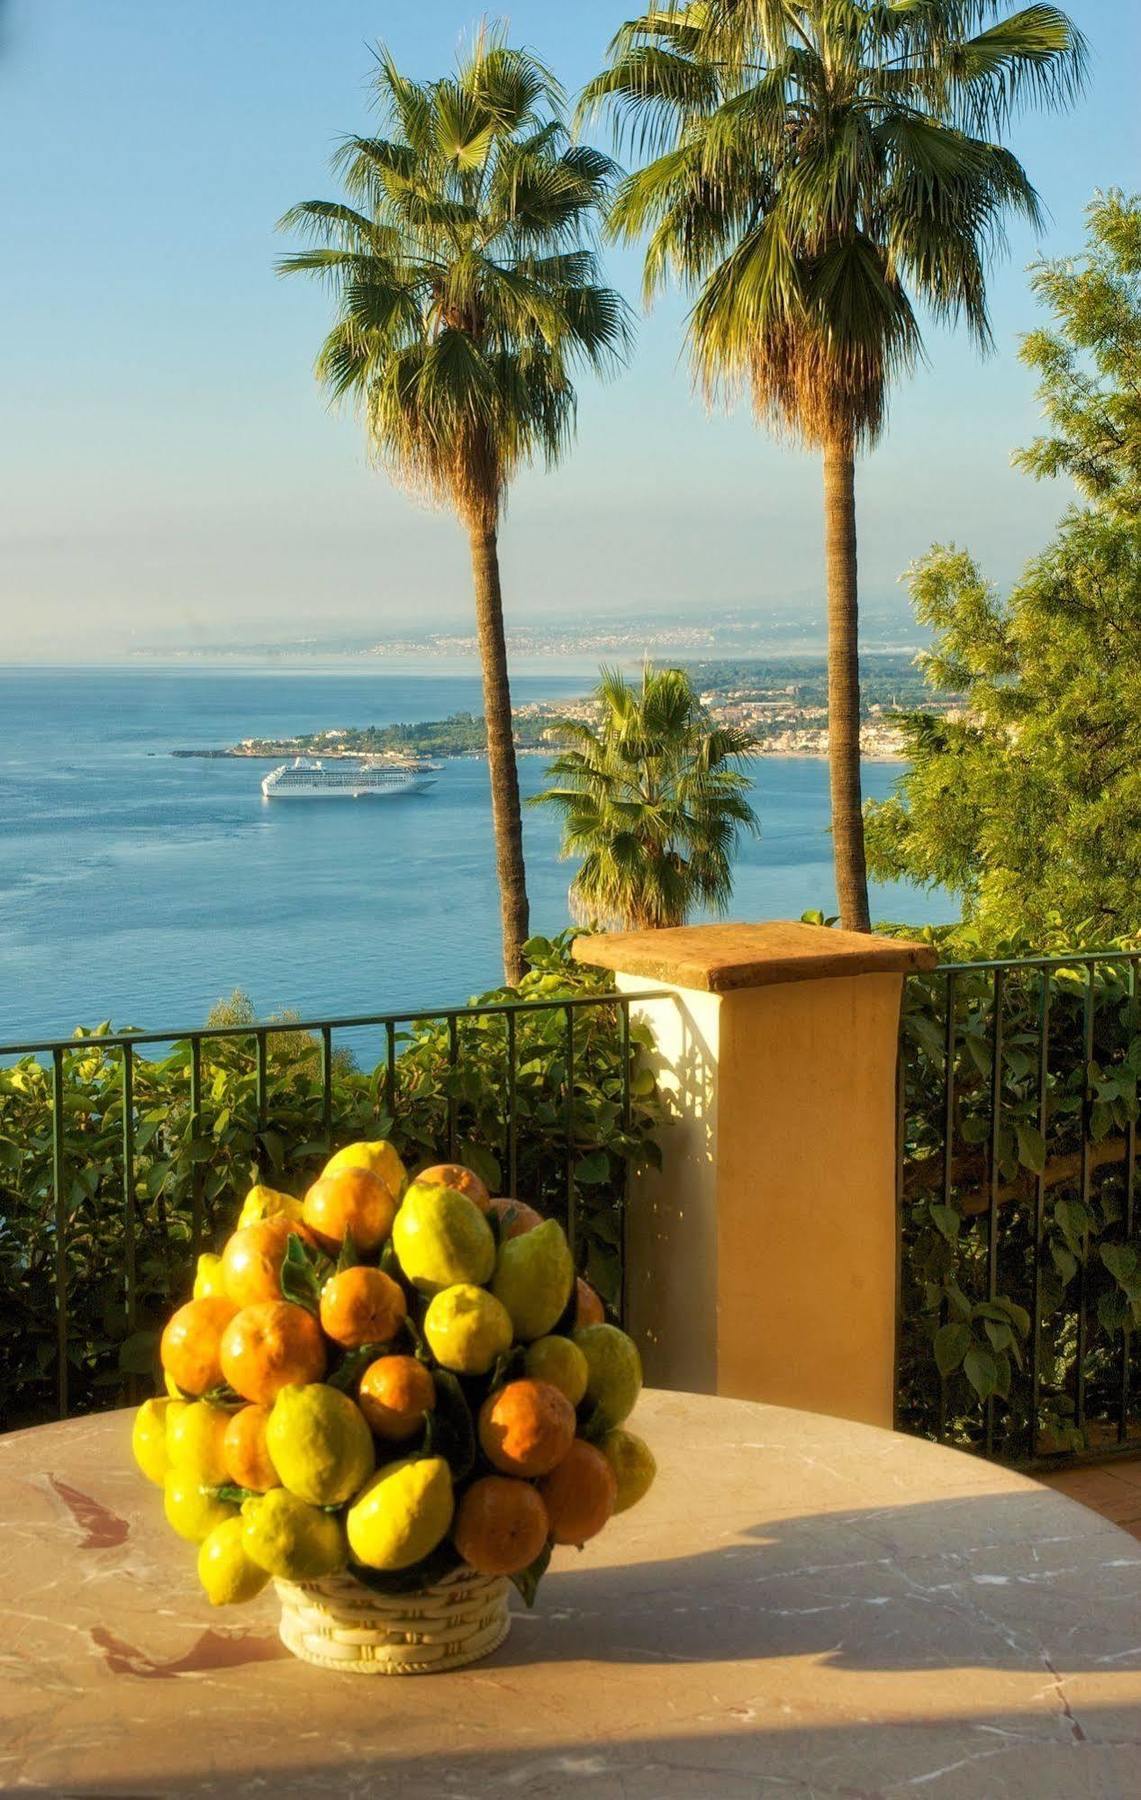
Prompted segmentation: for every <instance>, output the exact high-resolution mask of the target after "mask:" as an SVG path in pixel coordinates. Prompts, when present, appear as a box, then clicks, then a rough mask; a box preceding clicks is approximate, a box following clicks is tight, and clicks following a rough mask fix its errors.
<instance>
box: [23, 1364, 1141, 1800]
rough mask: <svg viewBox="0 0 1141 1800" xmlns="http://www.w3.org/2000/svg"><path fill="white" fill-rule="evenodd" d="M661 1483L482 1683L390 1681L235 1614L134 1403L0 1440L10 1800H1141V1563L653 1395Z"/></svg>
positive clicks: (788, 1421)
mask: <svg viewBox="0 0 1141 1800" xmlns="http://www.w3.org/2000/svg"><path fill="white" fill-rule="evenodd" d="M636 1423H637V1424H638V1426H639V1428H640V1429H641V1431H642V1432H643V1433H644V1435H645V1436H646V1437H647V1438H648V1439H649V1440H650V1442H651V1443H652V1444H653V1446H654V1449H655V1451H656V1453H657V1456H658V1460H659V1467H660V1475H659V1479H658V1482H657V1484H656V1485H655V1487H654V1489H653V1490H652V1492H651V1494H650V1496H649V1497H648V1498H647V1499H646V1500H645V1501H644V1502H643V1503H642V1505H641V1506H639V1507H638V1508H636V1509H635V1510H633V1511H631V1512H629V1513H626V1514H623V1515H622V1516H621V1517H619V1518H617V1519H615V1520H613V1521H612V1522H611V1524H610V1525H609V1526H608V1528H607V1529H606V1531H605V1532H604V1533H603V1534H602V1535H601V1537H599V1538H597V1539H595V1540H594V1541H593V1542H592V1543H590V1544H588V1545H587V1547H586V1549H585V1550H584V1551H583V1552H581V1553H578V1552H576V1551H574V1550H564V1551H561V1552H558V1553H557V1554H556V1557H555V1560H554V1563H553V1565H552V1568H551V1571H550V1573H549V1574H548V1576H547V1578H546V1580H545V1581H544V1583H543V1585H542V1587H541V1589H540V1592H539V1599H538V1604H537V1606H536V1609H535V1611H534V1612H533V1613H526V1612H524V1611H523V1610H522V1607H521V1606H520V1607H518V1608H517V1610H516V1614H515V1617H514V1621H513V1628H512V1631H511V1635H510V1637H509V1638H508V1640H507V1642H506V1644H505V1645H504V1646H503V1648H502V1649H500V1650H499V1651H497V1652H496V1653H495V1654H494V1655H493V1656H492V1657H490V1658H489V1659H488V1660H486V1661H485V1662H482V1663H479V1664H477V1665H475V1666H474V1667H472V1668H470V1669H466V1670H462V1671H459V1672H457V1673H454V1674H447V1675H438V1676H421V1677H409V1678H382V1677H377V1678H365V1677H361V1676H357V1675H341V1674H336V1673H331V1672H326V1671H324V1670H320V1669H314V1668H311V1667H309V1666H307V1665H305V1664H302V1663H299V1662H296V1661H294V1659H293V1658H292V1657H291V1656H290V1655H289V1654H288V1653H287V1652H286V1651H285V1650H284V1649H283V1648H282V1646H281V1645H280V1643H279V1642H278V1639H277V1636H276V1620H277V1602H276V1600H275V1597H274V1595H273V1592H272V1589H270V1590H268V1591H267V1592H266V1593H265V1594H263V1595H262V1596H261V1597H260V1598H259V1599H258V1600H256V1601H255V1602H253V1604H252V1605H250V1606H247V1607H242V1608H237V1607H235V1608H232V1609H226V1610H213V1609H211V1608H210V1607H209V1606H208V1605H207V1603H206V1601H205V1599H204V1597H203V1596H202V1594H201V1593H200V1592H199V1590H198V1586H197V1581H196V1578H195V1573H194V1554H193V1551H192V1549H191V1547H190V1546H189V1545H186V1544H183V1543H181V1542H179V1541H178V1540H177V1539H175V1538H174V1537H173V1536H172V1535H171V1533H170V1532H169V1530H168V1529H167V1527H166V1525H165V1523H164V1521H163V1517H162V1503H161V1494H160V1492H159V1490H158V1489H157V1488H154V1487H151V1486H149V1485H148V1484H147V1483H146V1482H145V1481H144V1480H143V1478H142V1477H141V1476H140V1475H139V1474H138V1473H137V1471H136V1470H135V1469H134V1467H133V1465H132V1463H131V1461H130V1452H129V1445H128V1438H129V1425H130V1415H129V1414H128V1413H125V1412H119V1413H110V1414H104V1415H102V1416H99V1417H96V1418H89V1419H79V1420H74V1421H71V1422H69V1423H67V1424H63V1425H49V1426H43V1427H41V1428H39V1429H38V1430H33V1431H24V1432H18V1433H14V1434H12V1435H11V1436H9V1437H6V1438H3V1439H0V1518H2V1519H3V1529H2V1540H0V1559H2V1560H0V1568H2V1571H3V1589H2V1591H3V1594H4V1600H5V1613H6V1618H5V1632H4V1635H3V1638H0V1667H2V1669H3V1674H4V1679H3V1681H2V1682H0V1786H2V1787H3V1791H4V1792H6V1793H12V1792H14V1791H15V1790H20V1791H24V1790H29V1791H31V1792H49V1793H52V1794H55V1795H60V1794H66V1795H68V1796H78V1795H107V1796H110V1795H114V1796H116V1797H117V1800H127V1796H132V1797H134V1800H155V1797H157V1796H159V1795H161V1796H164V1797H165V1796H174V1795H179V1796H181V1795H211V1794H219V1795H227V1796H229V1795H237V1796H245V1795H248V1796H251V1797H252V1796H255V1795H257V1796H259V1797H261V1796H265V1795H267V1794H270V1795H278V1794H282V1795H302V1796H304V1795H317V1794H322V1795H327V1794H329V1793H336V1794H337V1795H339V1796H349V1797H352V1796H365V1795H367V1796H369V1800H371V1797H372V1796H375V1795H382V1796H383V1795H393V1796H399V1800H428V1797H429V1796H431V1800H441V1797H444V1800H448V1797H452V1800H467V1797H469V1796H481V1795H487V1794H491V1793H495V1794H500V1793H502V1794H504V1795H509V1796H512V1797H515V1796H519V1797H521V1800H536V1797H539V1796H542V1800H550V1797H551V1796H563V1795H570V1794H574V1795H580V1794H583V1795H586V1794H589V1795H590V1796H591V1797H592V1800H593V1797H594V1796H600V1797H607V1796H611V1795H613V1796H615V1797H618V1796H621V1800H675V1797H679V1800H680V1797H681V1796H684V1797H685V1800H694V1797H695V1796H696V1797H697V1800H705V1797H706V1796H721V1795H725V1796H734V1797H740V1800H744V1797H745V1796H749V1797H750V1800H751V1797H752V1796H756V1795H768V1794H770V1793H771V1794H773V1795H774V1796H783V1795H790V1796H817V1795H820V1796H823V1795H847V1796H865V1797H868V1796H876V1797H883V1796H892V1797H894V1796H903V1795H905V1794H906V1795H915V1796H920V1795H921V1796H923V1800H999V1797H1005V1796H1027V1797H1031V1796H1032V1797H1033V1800H1047V1797H1048V1796H1053V1795H1059V1796H1061V1795H1065V1796H1066V1800H1079V1797H1081V1796H1088V1797H1089V1800H1094V1797H1096V1800H1113V1797H1115V1796H1121V1797H1122V1800H1125V1797H1126V1796H1130V1797H1132V1796H1135V1795H1136V1794H1137V1792H1138V1790H1139V1788H1141V1775H1139V1770H1141V1761H1139V1752H1141V1544H1138V1543H1137V1542H1135V1541H1134V1539H1133V1538H1131V1537H1129V1536H1127V1535H1126V1534H1125V1533H1124V1532H1123V1531H1121V1530H1120V1529H1119V1528H1118V1527H1116V1526H1114V1525H1111V1524H1109V1523H1107V1522H1106V1521H1105V1520H1103V1519H1101V1518H1099V1517H1097V1516H1096V1515H1095V1514H1094V1513H1092V1512H1089V1511H1087V1510H1086V1509H1085V1508H1084V1507H1081V1506H1079V1505H1077V1504H1076V1503H1075V1502H1074V1501H1071V1500H1068V1499H1065V1498H1064V1497H1063V1496H1061V1495H1059V1494H1055V1493H1053V1492H1051V1491H1049V1490H1048V1489H1046V1488H1043V1487H1041V1486H1039V1485H1038V1484H1037V1483H1035V1482H1032V1481H1029V1480H1026V1479H1024V1478H1022V1477H1020V1476H1017V1475H1012V1474H1010V1473H1009V1472H1007V1471H1005V1470H1002V1469H997V1468H994V1467H992V1466H989V1465H987V1464H985V1463H982V1462H979V1461H976V1460H974V1459H972V1458H968V1457H966V1456H960V1455H958V1454H955V1453H953V1452H951V1451H947V1450H940V1449H937V1448H935V1447H934V1446H932V1445H930V1444H926V1443H922V1442H919V1441H918V1440H916V1439H912V1438H906V1437H900V1436H896V1435H893V1434H891V1433H889V1432H885V1431H877V1430H874V1429H872V1428H870V1427H868V1426H861V1425H852V1424H848V1423H846V1422H844V1421H842V1420H837V1419H829V1418H823V1417H820V1416H818V1415H813V1414H808V1413H799V1412H792V1411H787V1410H784V1409H782V1408H777V1407H768V1406H756V1405H752V1404H750V1403H747V1402H744V1401H734V1400H718V1399H709V1398H705V1397H699V1396H693V1395H685V1394H668V1393H649V1394H646V1395H645V1396H644V1397H643V1400H642V1402H641V1405H640V1407H639V1409H638V1415H637V1420H636Z"/></svg>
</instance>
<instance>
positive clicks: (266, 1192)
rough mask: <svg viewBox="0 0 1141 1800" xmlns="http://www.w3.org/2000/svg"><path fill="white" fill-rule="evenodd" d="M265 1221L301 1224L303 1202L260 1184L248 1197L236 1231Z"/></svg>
mask: <svg viewBox="0 0 1141 1800" xmlns="http://www.w3.org/2000/svg"><path fill="white" fill-rule="evenodd" d="M263 1219H293V1220H294V1221H295V1222H298V1223H299V1222H300V1219H301V1202H300V1200H295V1199H294V1198H293V1195H292V1194H279V1193H278V1191H277V1189H276V1188H271V1187H262V1185H261V1184H260V1183H258V1185H257V1186H256V1187H252V1188H251V1189H250V1191H249V1193H248V1194H247V1195H246V1198H245V1202H244V1204H243V1206H242V1210H241V1212H240V1213H239V1214H238V1222H237V1224H236V1225H235V1227H234V1229H235V1231H241V1230H242V1228H243V1226H245V1225H260V1224H261V1222H262V1220H263Z"/></svg>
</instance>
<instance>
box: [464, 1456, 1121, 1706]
mask: <svg viewBox="0 0 1141 1800" xmlns="http://www.w3.org/2000/svg"><path fill="white" fill-rule="evenodd" d="M701 1504H702V1495H701V1486H700V1483H699V1482H695V1488H694V1508H695V1511H697V1510H699V1509H700V1507H701ZM702 1530H703V1534H704V1535H706V1536H707V1535H708V1532H709V1524H708V1522H705V1523H704V1525H703V1527H702ZM1095 1545H1096V1546H1097V1547H1096V1549H1095V1548H1094V1546H1095ZM572 1554H573V1553H572ZM1044 1653H1045V1654H1047V1655H1051V1656H1053V1655H1056V1656H1057V1658H1058V1660H1059V1662H1060V1663H1063V1664H1064V1665H1065V1666H1066V1667H1067V1668H1069V1669H1072V1670H1073V1669H1091V1670H1092V1669H1102V1670H1104V1669H1106V1668H1110V1669H1113V1668H1116V1669H1120V1670H1128V1669H1141V1545H1139V1544H1138V1543H1136V1542H1135V1541H1134V1540H1133V1539H1132V1538H1130V1537H1128V1536H1127V1535H1126V1534H1125V1533H1123V1532H1118V1531H1117V1530H1116V1528H1114V1527H1111V1526H1108V1525H1107V1524H1106V1523H1105V1522H1104V1521H1102V1520H1100V1519H1098V1518H1097V1517H1096V1516H1095V1515H1094V1514H1092V1513H1090V1512H1089V1511H1088V1510H1087V1509H1086V1508H1085V1507H1081V1506H1078V1505H1076V1504H1074V1503H1069V1504H1067V1505H1065V1506H1061V1507H1060V1506H1059V1505H1058V1497H1057V1496H1056V1495H1054V1494H1051V1493H1050V1492H1049V1491H1048V1490H1046V1489H1042V1488H1034V1487H1031V1488H1027V1489H1026V1491H1025V1492H1023V1493H1014V1494H1003V1495H993V1494H989V1495H986V1496H979V1497H973V1496H972V1497H963V1498H956V1499H953V1500H945V1501H939V1500H936V1501H927V1502H924V1503H922V1504H919V1505H909V1506H901V1507H892V1508H876V1509H870V1510H867V1511H853V1512H848V1513H832V1514H809V1515H805V1516H803V1517H798V1518H791V1519H783V1520H778V1521H776V1522H775V1523H764V1524H759V1525H756V1526H754V1527H753V1528H752V1530H751V1531H750V1532H748V1533H747V1534H746V1535H745V1539H744V1541H742V1539H741V1537H740V1535H739V1534H737V1535H736V1536H735V1539H734V1541H733V1542H731V1543H727V1544H726V1545H725V1547H724V1548H723V1549H720V1550H711V1551H705V1552H703V1553H702V1554H700V1555H697V1556H688V1557H679V1558H672V1559H669V1560H665V1561H660V1562H640V1563H630V1564H627V1565H626V1566H624V1567H617V1568H615V1567H601V1566H598V1565H592V1563H591V1561H590V1550H589V1546H588V1548H587V1550H586V1552H585V1553H584V1555H583V1559H582V1562H581V1564H579V1565H578V1566H577V1567H576V1566H574V1564H573V1563H568V1562H567V1561H566V1558H565V1554H564V1557H563V1559H562V1561H561V1566H558V1565H556V1567H555V1568H554V1569H553V1570H552V1571H551V1572H550V1573H549V1574H548V1575H547V1577H546V1579H545V1580H544V1582H543V1584H542V1587H541V1588H540V1591H539V1600H538V1604H537V1606H536V1608H535V1611H534V1613H533V1614H530V1615H527V1616H526V1617H517V1618H516V1621H515V1625H514V1628H513V1630H512V1634H511V1637H510V1638H509V1639H508V1641H507V1643H506V1644H505V1645H504V1647H503V1649H502V1650H501V1651H499V1652H497V1653H496V1656H495V1658H494V1662H493V1663H492V1664H490V1665H489V1666H492V1667H498V1668H508V1667H511V1666H513V1665H518V1664H521V1663H531V1662H535V1661H539V1662H570V1661H580V1660H581V1661H585V1662H591V1661H593V1662H609V1663H627V1664H629V1663H647V1664H652V1663H705V1662H732V1661H739V1660H753V1659H764V1658H771V1657H795V1656H812V1657H815V1658H817V1659H819V1660H821V1661H823V1662H824V1663H826V1664H830V1665H833V1666H835V1667H837V1668H845V1669H868V1670H877V1669H883V1670H890V1669H897V1670H907V1669H924V1668H955V1667H972V1668H973V1667H978V1666H983V1667H990V1668H995V1669H1041V1668H1042V1667H1043V1666H1044V1664H1043V1655H1044ZM1045 1666H1047V1667H1048V1666H1049V1664H1046V1665H1045Z"/></svg>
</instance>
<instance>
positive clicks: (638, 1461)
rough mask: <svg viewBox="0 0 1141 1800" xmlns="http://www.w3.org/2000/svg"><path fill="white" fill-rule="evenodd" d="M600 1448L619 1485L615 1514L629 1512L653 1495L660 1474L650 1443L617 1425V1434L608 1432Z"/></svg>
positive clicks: (615, 1430)
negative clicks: (650, 1494) (648, 1495)
mask: <svg viewBox="0 0 1141 1800" xmlns="http://www.w3.org/2000/svg"><path fill="white" fill-rule="evenodd" d="M598 1448H599V1449H600V1450H601V1451H602V1454H603V1456H604V1457H605V1458H606V1460H607V1462H608V1463H609V1464H610V1467H611V1468H612V1469H613V1470H614V1478H615V1480H616V1481H617V1483H618V1498H617V1499H616V1500H615V1502H614V1510H615V1512H616V1513H620V1512H625V1511H626V1510H627V1508H629V1507H631V1506H637V1504H638V1502H639V1500H642V1499H644V1498H645V1496H646V1495H647V1494H648V1493H649V1491H650V1489H651V1487H652V1486H653V1482H654V1476H655V1475H656V1474H657V1472H658V1465H657V1463H656V1462H655V1461H654V1453H653V1451H652V1450H651V1449H650V1446H649V1444H647V1443H646V1442H645V1441H644V1439H642V1438H640V1437H637V1436H636V1435H635V1434H634V1432H632V1431H623V1430H622V1428H621V1427H620V1426H616V1427H615V1429H614V1430H613V1431H608V1432H607V1433H606V1436H605V1437H604V1438H603V1440H602V1442H601V1444H600V1445H599V1446H598Z"/></svg>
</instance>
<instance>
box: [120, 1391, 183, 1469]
mask: <svg viewBox="0 0 1141 1800" xmlns="http://www.w3.org/2000/svg"><path fill="white" fill-rule="evenodd" d="M179 1404H181V1403H180V1402H179V1401H177V1400H144V1401H143V1403H142V1405H141V1406H140V1407H139V1410H138V1412H137V1413H136V1414H135V1418H134V1423H133V1424H132V1426H131V1453H132V1455H133V1456H134V1459H135V1461H136V1462H137V1463H138V1465H139V1467H140V1469H141V1470H142V1472H143V1474H144V1475H145V1476H146V1478H147V1480H148V1481H153V1482H154V1483H155V1485H156V1487H161V1486H162V1484H163V1481H164V1480H165V1479H166V1471H167V1467H168V1464H167V1455H166V1415H167V1411H168V1409H169V1408H170V1407H172V1406H177V1405H179Z"/></svg>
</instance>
